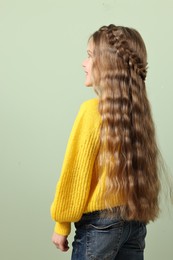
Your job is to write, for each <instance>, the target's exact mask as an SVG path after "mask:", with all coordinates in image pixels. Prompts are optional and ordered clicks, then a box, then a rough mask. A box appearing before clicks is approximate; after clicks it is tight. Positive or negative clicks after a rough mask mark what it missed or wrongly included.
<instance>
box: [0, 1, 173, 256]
mask: <svg viewBox="0 0 173 260" xmlns="http://www.w3.org/2000/svg"><path fill="white" fill-rule="evenodd" d="M172 10H173V1H171V0H161V1H158V0H145V1H143V0H107V1H106V0H105V1H104V0H102V1H100V0H87V1H86V0H85V1H84V0H73V1H67V0H61V1H60V0H0V161H1V162H0V205H1V206H0V207H1V208H0V259H1V260H23V259H25V260H57V259H59V260H63V259H67V260H68V259H70V253H71V251H69V252H68V253H61V252H60V251H58V250H57V249H56V248H55V247H54V245H52V243H51V235H52V232H53V227H54V223H53V221H52V220H51V217H50V205H51V202H52V200H53V196H54V192H55V186H56V182H57V180H58V178H59V175H60V171H61V166H62V161H63V156H64V152H65V148H66V144H67V140H68V137H69V134H70V130H71V127H72V124H73V121H74V119H75V116H76V114H77V112H78V109H79V106H80V104H81V103H82V102H83V101H84V100H87V99H90V98H93V97H95V94H94V92H93V90H92V89H91V88H86V87H85V86H84V80H85V74H84V72H83V69H82V66H81V64H82V61H83V59H84V58H85V57H86V46H87V40H88V37H89V36H90V34H92V33H93V32H94V31H95V30H97V29H98V28H99V27H100V26H102V25H109V24H110V23H114V24H116V25H125V26H129V27H134V28H136V29H137V30H138V31H139V32H140V33H141V35H142V37H143V38H144V41H145V43H146V47H147V50H148V63H149V64H148V77H147V91H148V97H149V99H150V102H151V104H152V112H153V117H154V121H155V124H156V131H157V138H158V142H159V147H160V150H161V152H162V154H163V157H164V159H165V162H166V163H167V165H168V169H169V171H170V173H171V174H172V170H173V160H172V147H173V138H172V133H173V123H172V111H173V103H172V97H173V77H172V74H173V72H172V60H173V54H172V46H173V36H172V24H173V16H172ZM172 221H173V218H172V217H171V216H169V214H168V213H167V211H163V212H162V214H161V215H160V218H159V219H158V220H157V221H156V222H154V223H151V224H149V225H148V236H147V240H146V251H145V259H146V260H156V259H157V260H163V259H164V260H171V259H173V246H172V241H173V224H172ZM73 235H74V229H73V230H72V233H71V235H70V238H69V240H70V244H71V242H72V239H73ZM70 247H71V245H70ZM70 250H71V249H70ZM81 260H82V259H81Z"/></svg>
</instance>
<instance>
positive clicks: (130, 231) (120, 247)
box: [71, 211, 147, 260]
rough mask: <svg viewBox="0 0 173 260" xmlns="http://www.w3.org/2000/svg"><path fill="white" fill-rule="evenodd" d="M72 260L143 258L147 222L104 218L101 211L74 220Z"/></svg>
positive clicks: (135, 259) (134, 259)
mask: <svg viewBox="0 0 173 260" xmlns="http://www.w3.org/2000/svg"><path fill="white" fill-rule="evenodd" d="M75 227H76V234H75V238H74V242H73V244H72V245H73V252H72V258H71V260H143V259H144V258H143V251H144V248H145V236H146V232H147V231H146V225H145V224H144V223H141V222H137V221H124V220H122V219H115V218H105V217H104V218H101V217H100V214H99V211H97V212H93V213H89V214H84V215H83V217H82V218H81V220H80V221H79V222H77V223H75Z"/></svg>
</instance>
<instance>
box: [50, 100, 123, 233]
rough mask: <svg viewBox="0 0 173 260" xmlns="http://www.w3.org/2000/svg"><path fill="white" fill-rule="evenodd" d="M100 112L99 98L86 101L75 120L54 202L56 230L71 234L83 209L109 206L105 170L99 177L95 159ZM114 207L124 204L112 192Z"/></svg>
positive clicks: (90, 209)
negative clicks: (107, 204) (106, 199)
mask: <svg viewBox="0 0 173 260" xmlns="http://www.w3.org/2000/svg"><path fill="white" fill-rule="evenodd" d="M100 126H101V116H100V114H99V112H98V99H91V100H88V101H86V102H84V103H83V104H82V105H81V107H80V110H79V113H78V115H77V117H76V120H75V122H74V125H73V128H72V131H71V134H70V138H69V141H68V144H67V149H66V153H65V157H64V162H63V166H62V171H61V176H60V179H59V181H58V183H57V187H56V192H55V197H54V200H53V203H52V206H51V216H52V218H53V220H54V221H55V222H56V224H55V229H54V231H55V232H56V233H58V234H60V235H64V236H65V235H68V234H69V233H70V230H71V222H77V221H79V220H80V218H81V217H82V214H83V213H88V212H93V211H96V210H103V209H105V208H106V206H105V201H104V198H103V195H104V191H105V187H104V186H105V178H106V173H103V174H102V176H101V178H100V179H99V180H98V178H97V176H98V175H97V169H96V167H95V164H94V162H95V159H96V156H97V154H98V150H99V145H100ZM108 203H109V205H110V206H111V207H115V206H119V205H121V204H123V199H122V198H121V197H120V196H115V194H112V195H111V196H110V198H109V200H108Z"/></svg>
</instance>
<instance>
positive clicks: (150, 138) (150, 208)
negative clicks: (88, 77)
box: [90, 24, 160, 223]
mask: <svg viewBox="0 0 173 260" xmlns="http://www.w3.org/2000/svg"><path fill="white" fill-rule="evenodd" d="M90 40H91V41H92V42H93V45H94V53H93V56H94V57H93V67H92V76H93V81H94V88H95V89H96V91H97V93H99V112H100V115H101V117H102V125H101V131H100V143H101V145H100V150H99V153H98V157H97V160H96V162H95V163H96V164H97V166H98V169H99V175H101V174H102V172H103V171H104V170H106V176H107V177H106V178H107V179H106V194H105V203H106V201H107V198H108V196H109V194H110V193H112V192H114V193H115V194H117V193H118V194H122V196H123V197H124V199H125V204H126V206H125V207H124V206H123V207H122V213H121V214H122V217H123V218H125V219H127V220H132V219H133V220H139V221H144V222H146V223H147V222H149V221H150V220H155V218H156V217H157V216H158V213H159V202H158V195H159V191H160V181H159V178H158V148H157V144H156V140H155V129H154V123H153V120H152V115H151V109H150V104H149V100H148V98H147V93H146V87H145V79H146V74H147V52H146V47H145V44H144V42H143V39H142V37H141V36H140V34H139V33H138V32H137V31H136V30H134V29H131V28H128V27H123V26H115V25H112V24H111V25H109V26H103V27H101V28H100V29H99V30H98V31H96V32H95V33H94V34H93V35H92V36H91V38H90ZM108 206H109V205H108Z"/></svg>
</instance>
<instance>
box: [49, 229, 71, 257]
mask: <svg viewBox="0 0 173 260" xmlns="http://www.w3.org/2000/svg"><path fill="white" fill-rule="evenodd" d="M52 242H53V243H54V244H55V246H56V247H57V248H59V249H60V250H61V251H63V252H66V251H67V250H68V249H69V246H68V240H67V236H62V235H59V234H57V233H55V232H54V233H53V235H52Z"/></svg>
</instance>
